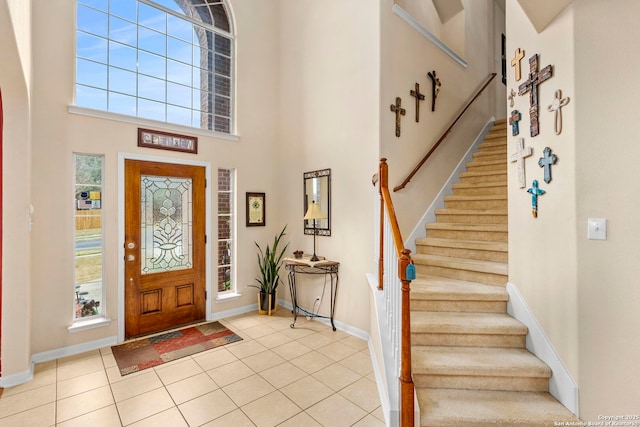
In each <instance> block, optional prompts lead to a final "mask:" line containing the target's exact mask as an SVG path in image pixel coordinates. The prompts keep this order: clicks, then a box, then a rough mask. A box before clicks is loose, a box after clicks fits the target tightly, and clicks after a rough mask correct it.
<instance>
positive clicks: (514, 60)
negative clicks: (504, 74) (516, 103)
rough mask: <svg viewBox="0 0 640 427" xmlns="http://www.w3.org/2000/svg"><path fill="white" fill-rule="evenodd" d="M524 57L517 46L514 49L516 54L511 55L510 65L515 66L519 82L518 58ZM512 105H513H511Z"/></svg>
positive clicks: (522, 51)
mask: <svg viewBox="0 0 640 427" xmlns="http://www.w3.org/2000/svg"><path fill="white" fill-rule="evenodd" d="M522 58H524V50H522V49H520V48H517V49H516V56H514V57H513V59H512V60H511V66H512V67H516V81H517V82H519V81H520V78H521V73H520V60H521V59H522ZM512 107H513V105H512Z"/></svg>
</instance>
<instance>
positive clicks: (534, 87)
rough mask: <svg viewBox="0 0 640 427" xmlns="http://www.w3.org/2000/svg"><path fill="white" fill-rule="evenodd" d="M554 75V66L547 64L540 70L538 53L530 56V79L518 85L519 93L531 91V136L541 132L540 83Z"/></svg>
mask: <svg viewBox="0 0 640 427" xmlns="http://www.w3.org/2000/svg"><path fill="white" fill-rule="evenodd" d="M552 76H553V68H552V66H551V65H547V66H546V67H544V68H543V69H542V70H540V71H538V54H537V53H536V54H535V55H533V56H532V57H531V58H529V79H527V81H526V82H524V83H522V84H521V85H520V86H519V87H518V95H524V94H525V93H527V92H529V117H530V119H531V120H530V124H529V130H530V133H531V136H532V137H534V136H536V135H538V134H539V133H540V125H539V123H538V85H539V84H540V83H542V82H544V81H546V80H548V79H550V78H551V77H552Z"/></svg>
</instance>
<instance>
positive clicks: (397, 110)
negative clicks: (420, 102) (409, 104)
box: [391, 96, 407, 137]
mask: <svg viewBox="0 0 640 427" xmlns="http://www.w3.org/2000/svg"><path fill="white" fill-rule="evenodd" d="M391 111H393V112H394V113H396V136H397V137H399V136H400V116H401V115H402V116H404V115H405V114H407V110H405V109H404V108H402V99H400V97H399V96H396V103H395V105H394V104H391Z"/></svg>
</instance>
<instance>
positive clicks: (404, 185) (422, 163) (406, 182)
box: [393, 73, 496, 192]
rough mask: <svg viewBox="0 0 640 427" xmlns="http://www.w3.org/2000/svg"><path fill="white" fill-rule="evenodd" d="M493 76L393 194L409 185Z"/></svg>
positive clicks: (488, 78) (493, 75) (490, 78)
mask: <svg viewBox="0 0 640 427" xmlns="http://www.w3.org/2000/svg"><path fill="white" fill-rule="evenodd" d="M495 76H496V73H491V74H489V77H487V80H486V82H485V83H484V85H482V87H481V88H480V89H479V90H478V91H477V92H476V94H475V95H474V96H473V98H471V99H470V100H469V102H467V105H466V106H465V107H464V108H463V109H462V111H461V112H460V114H458V117H456V119H455V120H454V121H453V123H451V125H450V126H449V127H448V128H447V130H446V131H444V133H443V134H442V136H441V137H440V139H438V141H437V142H436V143H435V144H434V145H433V147H431V149H430V150H429V152H428V153H427V154H425V156H424V157H423V158H422V160H420V161H419V162H418V164H417V165H416V167H414V168H413V170H412V171H411V172H410V173H409V175H407V177H406V178H405V179H404V181H402V184H400V185H398V186H396V187H394V188H393V191H394V192H395V191H399V190H402V189H403V188H404V187H406V185H407V184H408V183H409V181H411V178H413V176H414V175H415V174H416V173H417V172H418V171H419V170H420V168H421V167H422V165H424V163H425V162H426V161H427V160H428V159H429V157H431V155H432V154H433V152H434V151H436V149H437V148H438V147H439V146H440V144H441V143H442V141H444V139H445V138H446V137H447V135H449V132H451V129H453V127H454V126H455V125H456V123H458V120H460V118H461V117H462V115H463V114H464V113H465V112H466V111H467V110H468V109H469V107H471V104H473V102H474V101H475V100H476V99H478V97H479V96H480V95H481V94H482V92H483V91H484V90H485V88H486V87H487V86H489V83H491V81H492V80H493V79H494V77H495Z"/></svg>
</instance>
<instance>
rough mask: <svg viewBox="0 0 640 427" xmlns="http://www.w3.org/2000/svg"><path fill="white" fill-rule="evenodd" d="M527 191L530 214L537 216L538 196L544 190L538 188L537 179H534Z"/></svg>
mask: <svg viewBox="0 0 640 427" xmlns="http://www.w3.org/2000/svg"><path fill="white" fill-rule="evenodd" d="M527 193H530V194H531V214H532V215H533V217H534V218H538V196H542V195H543V194H544V193H546V191H544V190H541V189H540V188H538V180H537V179H534V180H533V183H531V188H529V189H527Z"/></svg>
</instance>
